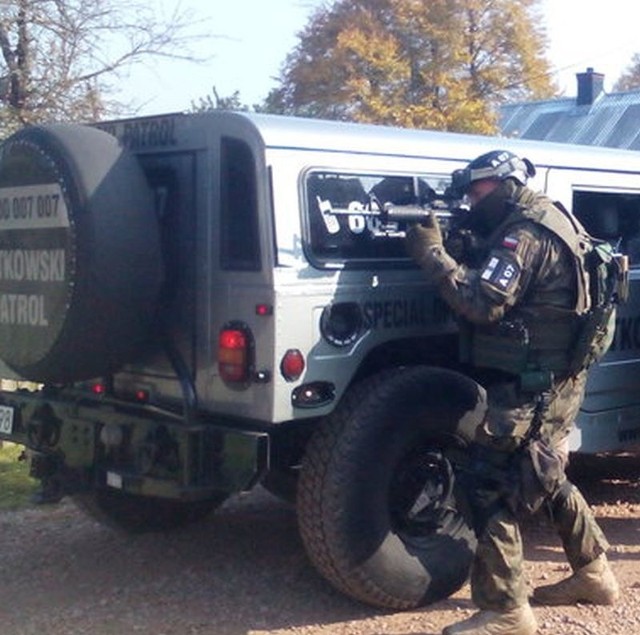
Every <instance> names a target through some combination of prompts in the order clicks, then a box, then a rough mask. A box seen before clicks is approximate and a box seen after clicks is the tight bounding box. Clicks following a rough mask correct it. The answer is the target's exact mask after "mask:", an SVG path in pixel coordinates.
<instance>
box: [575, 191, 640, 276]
mask: <svg viewBox="0 0 640 635" xmlns="http://www.w3.org/2000/svg"><path fill="white" fill-rule="evenodd" d="M573 210H574V212H575V214H576V216H577V217H578V218H579V219H580V221H581V222H582V223H583V224H584V226H585V229H586V230H587V231H588V232H589V233H590V234H591V235H593V236H595V237H596V238H601V239H603V240H607V241H609V242H610V243H611V244H612V245H614V246H615V247H617V248H618V249H619V250H620V251H621V252H622V253H626V254H627V255H628V256H629V262H630V263H631V264H632V265H635V266H640V196H639V195H637V194H609V193H602V192H575V193H574V195H573Z"/></svg>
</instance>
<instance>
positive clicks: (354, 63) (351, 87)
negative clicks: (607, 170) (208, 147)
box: [267, 0, 554, 133]
mask: <svg viewBox="0 0 640 635" xmlns="http://www.w3.org/2000/svg"><path fill="white" fill-rule="evenodd" d="M538 4H539V0H337V1H336V2H334V3H332V4H330V5H325V6H323V7H321V8H320V9H318V10H317V11H316V12H315V14H313V15H312V17H311V18H310V20H309V22H308V24H307V26H306V28H305V29H304V30H303V31H302V32H301V33H300V34H299V43H298V45H297V46H296V47H295V49H294V50H293V51H292V52H291V53H290V54H289V56H288V57H287V60H286V62H285V64H284V66H283V70H282V74H281V77H280V81H279V86H278V87H277V88H276V89H275V90H274V91H272V93H271V94H270V95H269V97H268V99H267V107H268V109H269V110H271V111H276V112H282V113H286V114H295V115H300V116H310V117H322V118H329V119H338V120H348V121H358V122H370V123H380V124H388V125H397V126H403V127H418V128H435V129H441V130H456V131H473V132H480V133H492V132H495V131H496V123H497V107H498V106H499V104H501V103H502V102H504V101H514V100H521V99H540V98H546V97H549V96H551V95H553V94H554V86H553V84H552V82H551V79H550V68H549V63H548V61H547V59H546V58H545V50H546V35H545V32H544V29H543V27H542V26H541V21H540V20H539V16H538V14H537V13H536V9H537V5H538Z"/></svg>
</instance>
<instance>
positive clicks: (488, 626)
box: [442, 604, 538, 635]
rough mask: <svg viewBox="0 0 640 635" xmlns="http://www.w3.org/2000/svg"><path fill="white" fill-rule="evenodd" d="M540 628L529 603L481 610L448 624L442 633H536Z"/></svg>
mask: <svg viewBox="0 0 640 635" xmlns="http://www.w3.org/2000/svg"><path fill="white" fill-rule="evenodd" d="M537 630H538V624H537V622H536V618H535V616H534V614H533V611H532V610H531V607H530V606H529V604H524V605H523V606H519V607H517V608H515V609H511V610H510V611H479V612H478V613H476V614H475V615H472V616H471V617H470V618H469V619H468V620H463V621H462V622H458V623H457V624H452V625H451V626H447V627H446V628H445V629H444V630H443V631H442V635H534V633H535V632H536V631H537Z"/></svg>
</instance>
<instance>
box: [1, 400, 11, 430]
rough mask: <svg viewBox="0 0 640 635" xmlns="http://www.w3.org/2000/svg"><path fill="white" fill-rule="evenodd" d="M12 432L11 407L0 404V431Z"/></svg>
mask: <svg viewBox="0 0 640 635" xmlns="http://www.w3.org/2000/svg"><path fill="white" fill-rule="evenodd" d="M12 432H13V408H10V407H9V406H0V433H1V434H11V433H12Z"/></svg>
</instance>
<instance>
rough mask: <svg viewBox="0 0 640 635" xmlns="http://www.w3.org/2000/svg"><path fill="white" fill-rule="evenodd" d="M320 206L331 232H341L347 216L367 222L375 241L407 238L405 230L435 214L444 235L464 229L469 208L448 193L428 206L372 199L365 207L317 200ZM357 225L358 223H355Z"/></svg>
mask: <svg viewBox="0 0 640 635" xmlns="http://www.w3.org/2000/svg"><path fill="white" fill-rule="evenodd" d="M317 200H318V207H319V209H320V213H321V214H322V216H323V219H324V222H325V225H326V227H327V230H328V231H329V232H330V233H335V232H336V231H338V228H339V226H338V224H337V218H338V217H340V216H343V217H344V216H348V217H351V218H352V219H355V218H356V217H358V218H360V219H363V221H367V222H366V225H367V229H368V231H369V235H370V236H371V237H372V238H397V237H402V236H404V234H405V232H406V229H407V228H408V227H409V226H410V225H412V224H414V223H421V222H423V221H424V220H426V219H427V218H428V217H429V216H431V215H432V214H435V216H436V218H437V219H438V222H439V223H440V227H441V229H442V232H443V234H444V236H445V237H446V236H449V235H451V234H452V233H454V232H457V231H460V230H462V228H463V227H464V225H465V219H466V215H467V212H468V208H466V207H464V206H461V205H460V201H459V200H458V199H455V200H454V199H452V198H451V197H450V196H448V195H447V193H445V194H444V195H440V196H437V197H435V198H433V199H432V200H430V201H429V202H428V203H427V204H425V205H396V204H394V203H389V202H388V203H384V204H382V203H380V201H379V200H378V199H377V198H376V197H375V196H372V197H371V199H370V201H369V202H368V203H367V204H366V205H365V206H361V205H360V206H351V205H350V206H349V207H348V208H340V207H333V206H332V204H331V202H330V201H327V200H322V199H320V197H318V199H317ZM354 224H356V223H355V221H354Z"/></svg>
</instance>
